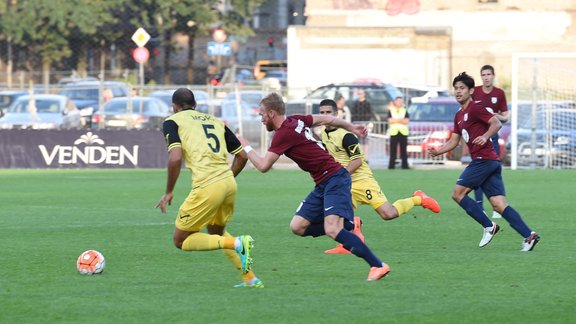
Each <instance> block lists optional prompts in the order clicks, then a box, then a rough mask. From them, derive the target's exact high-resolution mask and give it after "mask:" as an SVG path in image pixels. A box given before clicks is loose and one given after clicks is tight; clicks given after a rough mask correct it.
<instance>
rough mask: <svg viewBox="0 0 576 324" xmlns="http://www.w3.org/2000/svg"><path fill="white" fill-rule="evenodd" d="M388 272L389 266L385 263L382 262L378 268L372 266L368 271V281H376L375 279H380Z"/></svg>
mask: <svg viewBox="0 0 576 324" xmlns="http://www.w3.org/2000/svg"><path fill="white" fill-rule="evenodd" d="M388 273H390V266H389V265H387V264H386V263H382V266H381V267H380V268H378V267H372V268H370V272H369V273H368V279H367V280H368V281H376V280H380V279H382V278H384V277H386V275H387V274H388Z"/></svg>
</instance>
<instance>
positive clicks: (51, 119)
mask: <svg viewBox="0 0 576 324" xmlns="http://www.w3.org/2000/svg"><path fill="white" fill-rule="evenodd" d="M83 125H84V123H83V119H82V117H81V115H80V111H79V110H78V108H76V106H75V105H74V103H73V102H72V101H71V100H70V99H69V98H67V97H66V96H62V95H53V94H37V95H23V96H20V97H18V98H17V99H16V100H15V101H14V102H13V103H12V105H10V107H8V110H7V112H6V114H5V115H4V117H2V118H0V128H2V129H58V128H66V129H69V128H81V127H83Z"/></svg>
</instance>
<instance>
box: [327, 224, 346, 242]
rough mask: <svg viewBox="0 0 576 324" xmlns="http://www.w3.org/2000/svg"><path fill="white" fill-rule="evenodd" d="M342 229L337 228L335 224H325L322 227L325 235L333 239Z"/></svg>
mask: <svg viewBox="0 0 576 324" xmlns="http://www.w3.org/2000/svg"><path fill="white" fill-rule="evenodd" d="M341 230H342V228H337V227H335V226H326V227H324V231H326V235H327V236H329V237H331V238H333V239H335V238H336V236H338V233H340V231H341Z"/></svg>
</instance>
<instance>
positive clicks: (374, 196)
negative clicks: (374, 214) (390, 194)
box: [352, 178, 388, 210]
mask: <svg viewBox="0 0 576 324" xmlns="http://www.w3.org/2000/svg"><path fill="white" fill-rule="evenodd" d="M387 201H388V198H386V195H384V193H383V192H382V189H380V185H379V184H378V182H376V180H374V178H366V179H360V180H356V181H352V206H353V207H354V210H356V208H357V207H358V205H359V204H360V205H370V206H372V208H374V209H376V208H378V207H380V206H382V205H384V204H385V203H386V202H387Z"/></svg>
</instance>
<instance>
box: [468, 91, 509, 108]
mask: <svg viewBox="0 0 576 324" xmlns="http://www.w3.org/2000/svg"><path fill="white" fill-rule="evenodd" d="M472 99H473V100H474V101H475V102H477V103H481V104H482V105H483V106H484V107H490V108H492V110H493V112H494V113H501V112H504V111H508V106H507V103H506V94H505V93H504V91H503V90H502V89H500V88H496V87H493V88H492V91H490V93H484V91H483V90H482V86H477V87H475V88H474V92H473V93H472Z"/></svg>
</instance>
